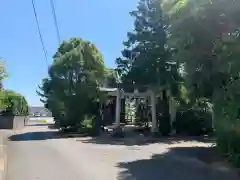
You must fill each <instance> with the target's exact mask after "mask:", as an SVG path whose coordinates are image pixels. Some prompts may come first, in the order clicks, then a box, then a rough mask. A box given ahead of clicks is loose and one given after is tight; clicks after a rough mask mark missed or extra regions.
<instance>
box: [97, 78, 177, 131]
mask: <svg viewBox="0 0 240 180" xmlns="http://www.w3.org/2000/svg"><path fill="white" fill-rule="evenodd" d="M124 86H125V85H123V84H121V83H119V84H117V87H116V88H100V90H101V91H105V92H108V95H111V96H115V97H116V114H115V127H116V128H117V127H119V126H120V114H121V99H122V98H124V97H126V96H130V97H131V96H132V97H147V96H150V100H151V107H152V108H151V112H152V127H151V132H152V133H157V132H158V127H157V115H156V94H155V92H154V91H153V90H152V89H150V88H147V91H146V92H143V93H140V92H138V90H137V87H138V86H136V85H130V86H132V87H134V88H135V89H134V92H133V93H129V92H124V91H121V88H123V87H124ZM139 87H140V88H141V87H142V86H139ZM169 113H170V120H171V121H170V123H171V124H172V123H173V121H174V120H175V117H176V108H175V103H174V102H173V100H172V99H171V98H170V99H169Z"/></svg>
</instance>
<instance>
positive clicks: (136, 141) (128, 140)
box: [77, 135, 214, 146]
mask: <svg viewBox="0 0 240 180" xmlns="http://www.w3.org/2000/svg"><path fill="white" fill-rule="evenodd" d="M77 141H79V142H82V143H90V144H102V145H104V144H107V145H125V146H136V145H138V146H141V145H148V144H156V143H163V144H177V143H181V142H191V141H197V142H203V143H214V139H213V138H208V137H150V136H149V137H143V136H139V135H136V136H133V137H123V138H116V137H111V136H109V135H102V136H97V137H88V138H87V139H86V138H83V139H81V138H79V139H77Z"/></svg>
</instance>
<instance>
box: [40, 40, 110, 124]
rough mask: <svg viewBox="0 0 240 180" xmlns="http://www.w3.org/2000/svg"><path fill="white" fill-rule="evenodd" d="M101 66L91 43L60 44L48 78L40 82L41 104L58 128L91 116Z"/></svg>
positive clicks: (101, 72) (103, 74)
mask: <svg viewBox="0 0 240 180" xmlns="http://www.w3.org/2000/svg"><path fill="white" fill-rule="evenodd" d="M105 71H106V69H105V66H104V62H103V58H102V55H101V54H100V52H99V51H98V50H97V48H96V47H95V45H94V44H92V43H90V42H88V41H84V40H82V39H79V38H72V39H70V40H68V41H64V42H63V43H62V44H61V45H60V47H59V48H58V50H57V52H56V54H55V55H54V56H53V63H52V65H51V66H50V67H49V72H48V74H49V77H47V78H45V79H43V83H42V86H41V87H40V89H41V91H42V92H40V93H39V94H40V95H41V96H42V101H43V102H44V103H45V105H46V106H47V108H49V109H50V110H51V111H52V113H53V115H54V116H55V118H56V119H57V120H60V123H62V125H65V126H67V125H71V124H76V122H81V121H83V119H84V118H85V116H88V115H89V116H90V115H92V114H94V113H95V112H94V110H95V109H94V107H93V106H95V104H96V102H97V101H98V100H99V96H100V92H99V90H98V86H99V85H100V84H102V83H103V82H104V77H105Z"/></svg>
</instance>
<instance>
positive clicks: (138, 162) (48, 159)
mask: <svg viewBox="0 0 240 180" xmlns="http://www.w3.org/2000/svg"><path fill="white" fill-rule="evenodd" d="M9 139H10V142H9V146H8V147H9V153H10V154H9V155H10V156H9V157H10V160H9V172H8V180H33V179H43V180H66V179H71V180H75V179H76V180H79V179H81V180H98V179H104V180H114V179H116V180H159V179H163V180H165V179H166V180H176V179H180V180H181V179H183V180H193V179H195V180H200V179H202V180H215V179H216V180H219V179H220V180H229V179H231V180H235V179H238V177H237V175H236V174H235V173H233V172H231V171H230V170H226V169H225V170H214V169H212V168H210V167H209V166H208V165H206V164H204V163H203V162H207V163H211V162H213V161H218V159H214V158H210V157H214V156H213V154H215V149H214V148H213V147H211V143H209V144H207V143H203V142H199V141H195V140H193V139H191V140H187V139H185V140H183V139H178V138H168V139H163V138H162V139H160V140H158V141H156V139H153V140H154V141H153V140H151V139H150V140H149V141H148V142H141V141H140V143H139V141H138V140H137V141H136V142H135V141H134V139H133V138H125V139H115V138H109V137H106V136H101V137H98V138H90V137H81V138H68V139H66V138H60V137H59V136H56V131H54V130H50V129H48V128H47V126H46V127H45V126H30V127H28V128H26V129H25V130H22V131H18V132H16V134H15V135H13V136H11V137H10V138H9ZM199 160H200V161H199ZM201 161H202V162H201Z"/></svg>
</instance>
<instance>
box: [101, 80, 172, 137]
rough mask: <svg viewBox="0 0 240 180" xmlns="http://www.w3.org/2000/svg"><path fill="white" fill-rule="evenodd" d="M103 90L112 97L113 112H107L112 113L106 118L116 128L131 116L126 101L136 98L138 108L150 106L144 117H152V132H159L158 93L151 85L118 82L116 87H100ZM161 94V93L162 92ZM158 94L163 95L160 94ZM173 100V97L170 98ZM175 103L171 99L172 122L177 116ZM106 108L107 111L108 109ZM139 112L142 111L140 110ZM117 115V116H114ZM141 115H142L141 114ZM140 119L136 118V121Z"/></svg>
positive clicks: (111, 106) (111, 107) (110, 107)
mask: <svg viewBox="0 0 240 180" xmlns="http://www.w3.org/2000/svg"><path fill="white" fill-rule="evenodd" d="M100 90H101V91H103V92H107V94H108V96H109V97H110V99H111V103H109V104H110V106H109V107H108V108H109V109H108V110H109V112H110V109H111V112H112V113H107V114H108V115H110V116H109V117H106V118H105V119H107V121H108V120H110V121H109V122H108V123H109V124H110V123H114V127H115V128H119V127H120V125H121V123H125V122H126V121H127V120H128V118H127V117H129V116H127V115H126V107H125V105H126V102H127V101H128V100H129V99H135V106H136V108H146V105H147V106H148V112H147V114H145V115H142V117H145V118H151V132H152V133H157V132H158V129H159V127H158V124H159V123H158V121H157V111H156V105H157V95H156V93H155V92H154V90H153V89H151V88H150V87H143V86H136V85H130V87H129V86H128V87H127V88H126V85H123V84H117V87H116V88H100ZM160 94H161V93H160ZM158 96H161V95H159V94H158ZM169 99H170V100H171V98H169ZM143 104H145V107H141V105H143ZM172 105H173V103H172V102H171V103H170V101H169V111H168V112H169V113H170V115H171V117H170V119H171V123H172V122H173V120H174V118H175V115H174V114H175V113H176V112H175V111H174V110H173V108H172ZM113 109H115V110H113ZM108 110H105V111H108ZM138 112H141V110H140V111H138ZM114 116H115V117H114ZM139 116H141V115H139ZM137 120H138V119H134V121H135V123H136V121H137Z"/></svg>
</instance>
